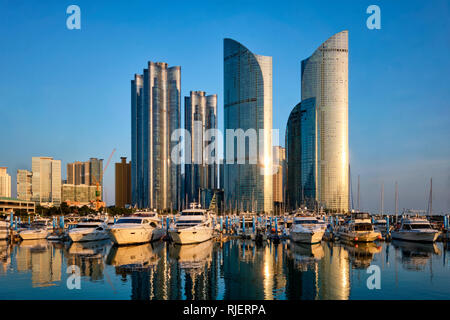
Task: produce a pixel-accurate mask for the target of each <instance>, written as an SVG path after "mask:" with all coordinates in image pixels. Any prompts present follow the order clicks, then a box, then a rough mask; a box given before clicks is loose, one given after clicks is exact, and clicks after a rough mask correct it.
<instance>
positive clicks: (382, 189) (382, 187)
mask: <svg viewBox="0 0 450 320" xmlns="http://www.w3.org/2000/svg"><path fill="white" fill-rule="evenodd" d="M383 213H384V182H383V183H381V215H383Z"/></svg>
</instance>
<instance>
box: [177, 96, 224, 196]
mask: <svg viewBox="0 0 450 320" xmlns="http://www.w3.org/2000/svg"><path fill="white" fill-rule="evenodd" d="M184 106H185V111H184V115H185V122H184V123H185V128H186V131H187V132H189V134H190V141H186V149H185V150H186V164H185V192H186V193H187V198H188V202H194V201H195V202H199V201H200V199H199V196H200V191H201V190H203V189H209V190H212V189H215V188H217V162H216V159H215V158H216V154H215V151H216V149H217V141H215V140H214V139H215V137H212V139H211V140H209V138H208V137H204V134H207V131H208V130H211V129H217V95H216V94H213V95H208V96H207V95H205V92H204V91H191V93H190V96H189V97H185V99H184ZM213 144H215V145H216V148H208V146H212V145H213ZM188 149H189V150H188ZM208 150H211V154H209V152H208Z"/></svg>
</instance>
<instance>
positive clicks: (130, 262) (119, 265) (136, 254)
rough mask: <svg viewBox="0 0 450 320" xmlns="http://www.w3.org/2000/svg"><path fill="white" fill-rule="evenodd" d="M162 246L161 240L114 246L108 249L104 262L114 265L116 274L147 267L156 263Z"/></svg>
mask: <svg viewBox="0 0 450 320" xmlns="http://www.w3.org/2000/svg"><path fill="white" fill-rule="evenodd" d="M163 247H164V244H163V243H162V242H154V243H144V244H140V245H132V246H121V247H118V246H114V247H112V248H111V250H110V251H109V254H108V257H107V259H106V264H108V265H112V266H115V267H116V273H118V274H122V273H124V272H125V273H126V272H129V271H139V270H143V269H148V268H149V267H154V266H156V265H157V264H158V261H159V259H160V256H159V254H160V252H161V251H162V250H163Z"/></svg>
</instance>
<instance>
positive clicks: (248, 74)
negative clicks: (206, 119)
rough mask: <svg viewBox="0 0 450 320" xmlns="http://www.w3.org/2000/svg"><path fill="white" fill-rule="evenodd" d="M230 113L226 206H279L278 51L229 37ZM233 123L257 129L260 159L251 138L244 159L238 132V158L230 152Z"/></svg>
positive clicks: (269, 208)
mask: <svg viewBox="0 0 450 320" xmlns="http://www.w3.org/2000/svg"><path fill="white" fill-rule="evenodd" d="M224 113H225V115H224V121H225V123H224V128H225V143H224V152H225V160H226V163H225V168H224V180H225V181H224V192H225V202H226V206H227V207H228V208H229V207H230V206H231V207H236V206H237V208H239V209H241V208H242V209H244V210H251V209H252V208H254V209H255V210H256V211H258V212H266V213H269V212H273V197H272V191H273V190H272V182H273V177H272V57H269V56H261V55H256V54H253V53H252V52H251V51H250V50H248V49H247V48H246V47H244V46H243V45H242V44H240V43H239V42H237V41H234V40H232V39H224ZM227 129H233V130H236V129H242V130H243V131H244V132H245V131H247V130H248V129H254V130H256V135H257V142H256V144H257V145H256V148H257V155H258V159H256V161H255V162H256V163H255V164H253V163H250V160H251V159H250V157H251V156H254V155H250V154H249V152H247V151H249V150H250V148H253V147H255V146H250V145H249V139H247V138H246V139H245V150H246V151H245V155H244V158H243V159H238V156H237V149H238V148H237V144H236V139H235V138H234V140H235V143H234V153H233V158H232V159H230V158H229V157H228V156H227V155H228V152H227V148H228V147H227V133H226V130H227ZM261 129H265V130H264V134H263V133H262V131H260V130H261ZM229 151H231V150H229ZM253 160H254V159H253ZM230 162H232V163H230ZM238 162H240V163H241V162H245V164H238Z"/></svg>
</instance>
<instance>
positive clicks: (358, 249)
mask: <svg viewBox="0 0 450 320" xmlns="http://www.w3.org/2000/svg"><path fill="white" fill-rule="evenodd" d="M342 244H343V245H344V248H345V250H347V251H348V258H349V260H350V262H351V264H352V267H353V268H355V269H366V268H368V267H369V266H370V264H371V263H372V260H373V257H374V255H375V254H377V253H380V252H381V248H382V247H381V246H379V245H377V244H376V243H374V242H369V243H351V242H343V241H342Z"/></svg>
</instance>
